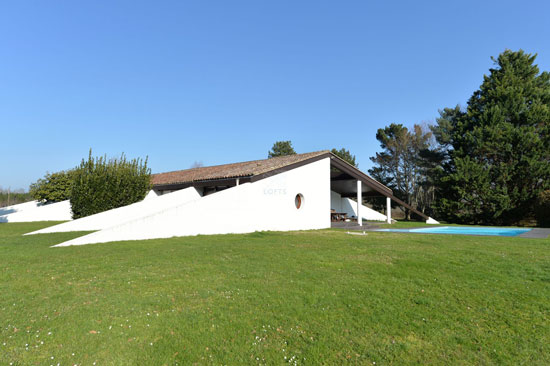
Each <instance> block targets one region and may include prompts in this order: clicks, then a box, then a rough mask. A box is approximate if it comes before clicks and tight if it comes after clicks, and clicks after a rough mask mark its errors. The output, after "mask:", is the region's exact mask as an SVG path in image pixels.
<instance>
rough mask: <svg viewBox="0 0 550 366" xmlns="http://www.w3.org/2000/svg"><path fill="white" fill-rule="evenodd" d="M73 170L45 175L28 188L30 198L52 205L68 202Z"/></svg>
mask: <svg viewBox="0 0 550 366" xmlns="http://www.w3.org/2000/svg"><path fill="white" fill-rule="evenodd" d="M73 174H74V171H73V170H62V171H60V172H56V173H47V174H46V175H45V176H44V178H40V179H38V180H37V181H36V182H34V183H32V184H31V185H30V187H29V193H30V195H31V197H32V198H33V199H35V200H37V201H40V202H45V203H52V202H61V201H65V200H68V199H69V197H70V194H71V189H72V186H73Z"/></svg>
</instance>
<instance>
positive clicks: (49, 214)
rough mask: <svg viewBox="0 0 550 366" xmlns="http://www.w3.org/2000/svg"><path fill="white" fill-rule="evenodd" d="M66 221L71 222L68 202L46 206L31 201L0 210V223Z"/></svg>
mask: <svg viewBox="0 0 550 366" xmlns="http://www.w3.org/2000/svg"><path fill="white" fill-rule="evenodd" d="M67 220H72V217H71V204H70V202H69V200H66V201H62V202H56V203H48V204H43V203H39V202H38V201H32V202H25V203H21V204H18V205H13V206H8V207H3V208H1V209H0V222H32V221H67Z"/></svg>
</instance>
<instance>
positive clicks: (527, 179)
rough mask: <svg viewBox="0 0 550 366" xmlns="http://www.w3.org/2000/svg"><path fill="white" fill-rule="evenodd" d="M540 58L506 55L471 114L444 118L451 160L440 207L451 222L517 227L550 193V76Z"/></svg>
mask: <svg viewBox="0 0 550 366" xmlns="http://www.w3.org/2000/svg"><path fill="white" fill-rule="evenodd" d="M535 58H536V55H531V54H527V53H525V52H524V51H522V50H520V51H518V52H513V51H510V50H506V51H504V52H503V53H502V54H500V55H499V56H498V58H497V59H494V58H492V60H493V61H494V63H495V67H494V68H492V69H490V70H489V75H486V76H484V80H483V83H482V85H481V87H480V88H479V90H477V91H475V92H474V94H473V95H472V97H471V98H470V99H469V101H468V107H467V109H466V110H465V111H461V110H460V108H458V107H457V108H454V109H445V110H443V111H442V112H441V117H440V118H439V119H438V120H437V125H436V126H434V128H433V132H434V135H435V137H436V139H437V141H438V142H439V143H440V148H439V153H441V154H442V155H441V156H442V157H443V164H442V168H443V171H444V174H441V176H440V179H439V181H438V186H439V187H440V191H439V200H438V205H437V207H438V211H439V212H440V213H441V214H443V215H444V218H446V219H449V220H453V221H458V222H467V223H487V224H512V223H516V222H517V221H519V220H520V219H522V218H525V217H526V216H527V215H532V214H533V212H534V207H535V203H536V199H537V196H539V194H540V192H541V191H543V190H544V189H548V188H550V74H549V73H548V72H542V73H540V72H539V69H538V67H537V65H536V64H534V61H535Z"/></svg>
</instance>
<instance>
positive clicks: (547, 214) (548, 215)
mask: <svg viewBox="0 0 550 366" xmlns="http://www.w3.org/2000/svg"><path fill="white" fill-rule="evenodd" d="M538 198H539V199H538V202H537V207H536V210H535V215H536V217H537V224H538V225H539V226H543V227H550V190H546V191H542V192H541V193H540V194H539V197H538Z"/></svg>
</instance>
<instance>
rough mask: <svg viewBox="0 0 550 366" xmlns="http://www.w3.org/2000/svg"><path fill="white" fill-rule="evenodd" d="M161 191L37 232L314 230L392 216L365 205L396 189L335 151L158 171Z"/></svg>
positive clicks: (95, 238) (86, 240)
mask: <svg viewBox="0 0 550 366" xmlns="http://www.w3.org/2000/svg"><path fill="white" fill-rule="evenodd" d="M152 180H153V191H152V192H150V194H149V195H148V197H147V198H146V199H145V200H144V201H142V202H138V203H136V204H133V205H129V206H125V207H121V208H118V209H114V210H111V211H107V212H103V213H100V214H97V215H93V216H89V217H86V218H82V219H78V220H74V221H71V222H67V223H64V224H60V225H56V226H53V227H49V228H46V229H43V230H39V231H37V232H34V233H30V234H38V233H48V232H59V231H82V230H90V231H92V230H97V231H96V232H94V233H91V234H88V235H84V236H81V237H79V238H76V239H73V240H69V241H67V242H64V243H61V244H59V245H58V246H68V245H82V244H91V243H102V242H111V241H120V240H142V239H154V238H168V237H173V236H187V235H199V234H227V233H248V232H254V231H265V230H277V231H288V230H308V229H323V228H329V227H331V219H334V218H343V217H348V218H349V217H351V218H355V219H356V225H362V221H363V220H364V219H366V220H379V221H384V220H385V221H387V222H391V217H390V215H391V209H388V210H387V215H382V214H380V213H378V212H376V211H374V210H372V209H370V208H368V207H366V206H364V205H362V202H363V197H366V196H371V195H376V196H384V197H386V200H387V205H388V207H389V205H390V201H391V200H394V201H396V202H397V203H398V204H401V205H405V206H407V207H408V208H409V209H411V210H413V211H414V212H415V213H416V214H418V215H420V216H421V217H423V218H425V219H426V220H428V221H431V220H432V219H430V218H429V217H427V216H426V215H424V214H423V213H421V212H418V211H416V210H414V209H412V208H411V207H409V206H408V205H406V204H405V203H404V202H402V201H400V200H398V199H397V198H395V197H394V196H393V193H392V191H391V190H390V189H389V188H387V187H386V186H384V185H383V184H381V183H379V182H377V181H376V180H374V179H372V178H371V177H369V176H368V175H366V174H365V173H363V172H361V171H360V170H359V169H357V168H355V167H353V166H352V165H350V164H348V163H347V162H345V161H344V160H342V159H340V158H339V157H337V156H336V155H334V154H332V153H331V152H330V151H319V152H313V153H306V154H296V155H290V156H283V157H277V158H271V159H265V160H255V161H248V162H242V163H234V164H225V165H218V166H210V167H200V168H193V169H187V170H180V171H174V172H168V173H161V174H155V175H154V176H153V177H152Z"/></svg>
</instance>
